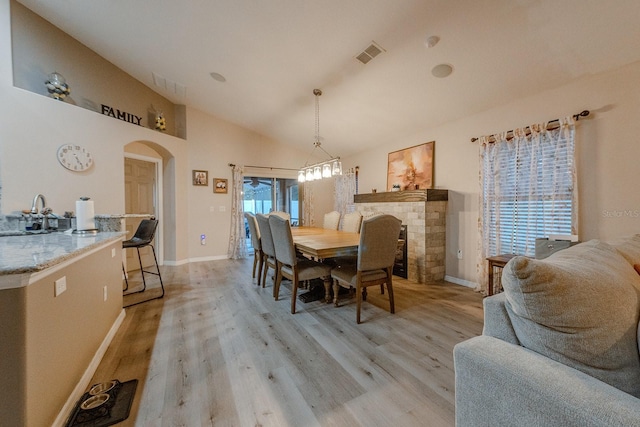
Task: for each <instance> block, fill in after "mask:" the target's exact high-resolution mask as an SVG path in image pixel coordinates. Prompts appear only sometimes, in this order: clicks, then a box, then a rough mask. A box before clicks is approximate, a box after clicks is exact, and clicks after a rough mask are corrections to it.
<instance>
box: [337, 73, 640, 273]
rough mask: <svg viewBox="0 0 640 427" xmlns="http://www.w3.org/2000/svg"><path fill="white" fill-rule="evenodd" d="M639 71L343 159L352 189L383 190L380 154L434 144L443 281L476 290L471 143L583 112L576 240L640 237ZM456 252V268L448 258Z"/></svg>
mask: <svg viewBox="0 0 640 427" xmlns="http://www.w3.org/2000/svg"><path fill="white" fill-rule="evenodd" d="M638 82H640V63H635V64H632V65H630V66H626V67H623V68H621V69H618V70H615V71H611V72H608V73H603V74H599V75H595V76H589V77H586V78H582V79H579V80H576V81H574V82H573V83H571V84H569V85H566V86H563V87H560V88H557V89H555V90H553V91H546V92H541V93H539V94H537V95H535V96H532V97H529V98H525V99H520V100H514V101H513V102H511V103H510V104H507V105H503V106H500V107H496V108H494V109H491V110H489V111H485V112H483V113H480V114H477V115H474V116H470V117H466V118H464V119H461V120H458V121H455V122H451V123H448V124H446V125H443V126H440V127H437V128H433V129H424V130H422V131H420V132H418V133H416V134H415V135H414V136H413V137H410V138H406V139H403V140H398V141H393V142H392V143H390V144H389V145H387V146H384V147H378V148H376V149H373V150H369V151H367V152H366V153H361V154H360V155H357V156H354V157H353V158H349V159H346V162H345V163H349V164H347V165H346V167H351V166H354V165H359V166H360V189H361V192H363V193H366V192H369V191H370V190H371V188H377V189H378V191H380V190H381V189H384V188H385V185H386V169H387V165H386V163H387V154H388V153H389V152H391V151H394V150H398V149H401V148H404V147H410V146H413V145H416V144H420V143H423V142H428V141H432V140H435V141H436V147H435V180H434V183H435V187H436V188H445V189H449V190H450V192H449V204H448V209H447V260H446V275H447V276H448V277H449V278H453V279H458V280H459V281H460V282H472V283H475V282H477V277H476V263H477V260H476V252H477V242H478V239H477V219H478V147H477V145H476V144H473V143H471V142H470V139H471V138H472V137H476V136H481V135H486V134H492V133H496V132H499V131H503V130H509V129H513V128H514V127H521V126H524V125H527V124H529V123H534V122H539V121H545V120H552V119H555V118H558V117H563V116H567V115H571V114H575V113H578V112H580V111H582V110H583V109H588V110H591V116H590V117H589V118H587V119H584V120H580V122H579V124H578V125H577V133H576V142H577V166H578V183H579V196H580V207H579V217H580V226H579V231H580V238H581V240H588V239H593V238H600V239H604V240H607V239H612V238H614V237H617V236H620V235H624V234H629V233H638V232H640V192H638V191H635V190H636V182H638V180H639V178H640V168H638V166H637V161H638V159H640V144H638V142H637V141H638V135H639V134H640V120H638V119H637V117H639V116H640V84H638ZM458 249H462V251H463V259H462V260H458V259H457V257H456V252H457V250H458Z"/></svg>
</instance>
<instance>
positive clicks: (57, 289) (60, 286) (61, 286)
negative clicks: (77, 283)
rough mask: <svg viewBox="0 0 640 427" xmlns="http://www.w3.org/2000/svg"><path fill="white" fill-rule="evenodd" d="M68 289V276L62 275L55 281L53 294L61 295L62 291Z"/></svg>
mask: <svg viewBox="0 0 640 427" xmlns="http://www.w3.org/2000/svg"><path fill="white" fill-rule="evenodd" d="M66 290H67V276H62V277H61V278H59V279H58V280H56V282H55V286H54V288H53V295H54V296H56V297H57V296H60V294H61V293H63V292H64V291H66Z"/></svg>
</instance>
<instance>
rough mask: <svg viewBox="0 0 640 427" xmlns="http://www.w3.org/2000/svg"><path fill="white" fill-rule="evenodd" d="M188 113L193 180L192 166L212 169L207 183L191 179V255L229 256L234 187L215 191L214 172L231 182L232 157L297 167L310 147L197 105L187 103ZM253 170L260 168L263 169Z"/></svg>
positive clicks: (238, 162) (252, 163) (246, 162)
mask: <svg viewBox="0 0 640 427" xmlns="http://www.w3.org/2000/svg"><path fill="white" fill-rule="evenodd" d="M187 114H188V118H189V120H188V123H187V131H188V135H189V164H190V167H189V170H188V171H186V174H187V176H188V178H189V180H191V170H192V169H197V170H206V171H208V172H209V185H208V186H206V187H201V186H194V185H191V184H189V185H188V192H187V194H188V199H189V212H188V222H189V227H188V238H189V242H188V247H189V256H190V258H191V259H192V260H203V259H215V258H224V257H226V254H227V248H228V244H229V231H230V227H231V214H230V212H231V202H232V200H231V191H229V192H228V193H227V194H215V193H214V192H213V186H212V181H213V178H225V179H228V180H229V184H231V179H232V176H231V168H230V167H229V163H233V164H236V165H238V166H243V165H250V166H276V167H280V168H297V167H298V166H299V165H301V164H303V162H304V158H305V155H307V153H305V152H302V151H296V150H295V149H291V148H290V147H285V146H284V145H282V144H277V143H276V142H274V141H272V140H269V139H267V138H265V137H263V136H260V135H258V134H256V133H255V132H252V131H249V130H247V129H244V128H242V127H240V126H237V125H234V124H231V123H228V122H225V121H223V120H219V119H217V118H215V117H212V116H209V115H207V114H205V113H202V112H200V111H198V110H194V109H187ZM251 171H252V173H253V172H260V171H261V169H252V170H251ZM264 171H265V175H264V176H277V175H279V174H278V173H277V171H275V172H276V173H275V174H273V173H271V171H269V170H264ZM283 173H286V172H283ZM289 174H290V173H289ZM278 177H283V176H278ZM190 182H191V181H190ZM201 234H205V235H206V236H207V239H206V242H207V244H206V245H205V246H202V245H201V244H200V235H201Z"/></svg>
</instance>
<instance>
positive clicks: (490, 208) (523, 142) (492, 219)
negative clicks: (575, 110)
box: [477, 117, 578, 291]
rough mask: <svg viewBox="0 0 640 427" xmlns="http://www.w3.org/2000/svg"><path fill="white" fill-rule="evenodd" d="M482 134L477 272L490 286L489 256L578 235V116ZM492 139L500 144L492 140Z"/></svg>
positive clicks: (481, 281) (530, 251)
mask: <svg viewBox="0 0 640 427" xmlns="http://www.w3.org/2000/svg"><path fill="white" fill-rule="evenodd" d="M559 122H560V123H559V127H558V128H557V129H553V130H548V129H547V127H548V124H547V123H537V124H533V125H530V126H529V127H528V128H520V129H515V130H514V131H512V138H511V139H508V138H507V132H503V133H500V134H496V135H492V136H490V137H482V138H480V141H479V142H480V144H479V159H480V180H479V181H480V191H479V193H480V203H479V209H480V215H479V219H478V233H479V236H478V246H479V247H478V259H477V273H478V283H479V285H480V290H483V291H484V290H486V289H487V286H488V283H487V275H488V274H487V273H488V271H487V268H488V265H487V264H488V263H487V261H486V258H487V257H490V256H495V255H498V254H504V253H514V254H518V255H527V256H534V255H535V239H536V238H539V237H548V236H549V235H550V234H578V232H577V230H578V223H577V212H578V200H577V194H578V191H577V180H576V169H575V160H574V130H575V127H574V120H573V118H572V117H567V118H564V119H561V120H559ZM490 138H493V139H494V140H495V142H489V139H490Z"/></svg>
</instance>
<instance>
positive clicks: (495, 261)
mask: <svg viewBox="0 0 640 427" xmlns="http://www.w3.org/2000/svg"><path fill="white" fill-rule="evenodd" d="M515 256H517V255H516V254H501V255H496V256H490V257H488V258H487V261H489V278H488V281H487V296H491V295H493V288H494V286H495V285H494V283H493V269H494V268H504V266H505V265H507V263H508V262H509V260H510V259H511V258H513V257H515Z"/></svg>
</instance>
